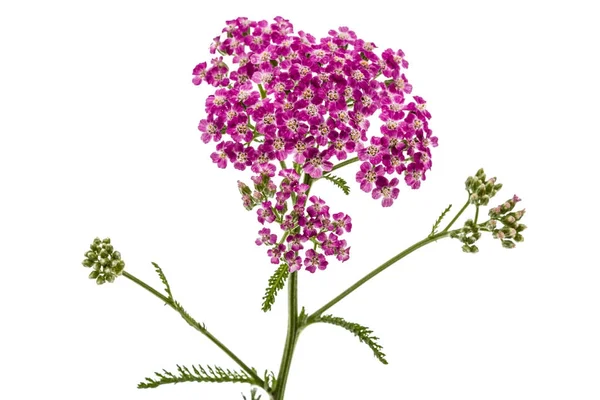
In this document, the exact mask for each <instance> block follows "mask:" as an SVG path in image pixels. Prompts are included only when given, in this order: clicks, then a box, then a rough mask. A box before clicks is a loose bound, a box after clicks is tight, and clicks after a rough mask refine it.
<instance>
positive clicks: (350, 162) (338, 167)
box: [328, 157, 358, 172]
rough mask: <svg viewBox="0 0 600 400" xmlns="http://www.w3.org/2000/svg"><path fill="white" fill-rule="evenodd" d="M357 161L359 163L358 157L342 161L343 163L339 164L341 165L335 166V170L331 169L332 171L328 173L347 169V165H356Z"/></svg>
mask: <svg viewBox="0 0 600 400" xmlns="http://www.w3.org/2000/svg"><path fill="white" fill-rule="evenodd" d="M357 161H358V157H354V158H349V159H348V160H345V161H342V162H341V163H339V164H337V165H334V166H333V168H331V171H328V172H333V171H335V170H336V169H340V168H342V167H345V166H346V165H349V164H352V163H355V162H357Z"/></svg>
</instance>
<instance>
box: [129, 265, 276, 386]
mask: <svg viewBox="0 0 600 400" xmlns="http://www.w3.org/2000/svg"><path fill="white" fill-rule="evenodd" d="M123 276H124V277H126V278H127V279H129V280H130V281H132V282H134V283H136V284H138V285H139V286H141V287H142V288H144V289H146V290H147V291H149V292H150V293H152V294H153V295H155V296H156V297H158V298H159V299H161V300H162V301H163V302H164V303H165V304H167V305H168V306H169V307H171V308H172V309H173V310H175V311H177V313H179V314H180V315H181V316H182V317H183V319H185V321H186V322H187V323H188V324H189V325H190V326H192V327H193V328H194V329H196V330H197V331H198V332H200V333H202V334H203V335H204V336H206V337H207V338H208V339H209V340H210V341H211V342H213V343H214V344H216V345H217V347H218V348H220V349H221V350H223V352H225V354H227V355H228V356H229V357H230V358H231V359H232V360H233V361H235V363H236V364H237V365H239V366H240V367H241V368H242V369H243V370H244V371H246V373H247V374H248V375H250V376H251V377H252V379H254V381H255V383H256V385H257V386H260V387H262V388H264V387H265V382H264V381H263V380H262V379H261V378H260V377H259V376H258V375H257V374H256V372H255V371H254V370H253V369H252V368H250V367H248V366H247V365H246V364H245V363H244V362H243V361H242V360H240V359H239V357H238V356H236V355H235V354H234V353H233V352H232V351H231V350H229V348H228V347H227V346H225V345H224V344H223V343H221V341H220V340H218V339H217V338H216V337H214V336H213V335H212V334H211V333H210V332H209V331H208V330H207V329H206V328H202V327H200V326H198V324H197V323H195V321H192V320H191V319H190V317H189V316H187V315H185V314H184V313H181V312H180V311H179V309H178V308H177V306H176V305H175V301H174V300H173V299H170V298H168V297H167V296H165V295H163V294H162V293H160V292H159V291H157V290H156V289H154V288H153V287H152V286H150V285H148V284H146V282H144V281H142V280H140V279H138V278H136V277H135V276H134V275H131V274H130V273H129V272H127V271H123Z"/></svg>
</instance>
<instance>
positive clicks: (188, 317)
mask: <svg viewBox="0 0 600 400" xmlns="http://www.w3.org/2000/svg"><path fill="white" fill-rule="evenodd" d="M173 305H174V306H175V309H176V310H177V312H178V313H179V314H180V315H181V318H183V319H184V320H185V322H187V323H188V324H189V325H190V326H191V327H192V328H194V329H196V330H198V331H200V332H202V333H204V331H206V326H205V325H204V324H201V323H200V322H198V321H196V320H195V319H194V318H192V316H191V315H190V314H188V313H187V311H185V310H184V308H183V307H182V306H181V304H180V303H179V302H178V301H175V300H173Z"/></svg>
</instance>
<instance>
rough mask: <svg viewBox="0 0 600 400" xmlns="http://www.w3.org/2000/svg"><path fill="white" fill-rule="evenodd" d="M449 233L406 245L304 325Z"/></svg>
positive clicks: (442, 233)
mask: <svg viewBox="0 0 600 400" xmlns="http://www.w3.org/2000/svg"><path fill="white" fill-rule="evenodd" d="M451 233H452V231H447V230H444V231H443V232H440V233H437V234H435V235H433V236H428V237H426V238H425V239H423V240H421V241H419V242H417V243H415V244H413V245H412V246H410V247H408V248H407V249H405V250H403V251H401V252H400V253H398V254H396V255H395V256H394V257H392V258H390V259H389V260H387V261H386V262H384V263H383V264H381V265H380V266H379V267H377V268H375V269H374V270H373V271H371V272H369V273H368V274H367V275H365V276H364V277H363V278H361V279H359V280H358V281H357V282H356V283H355V284H354V285H352V286H350V287H349V288H348V289H346V290H344V291H343V292H342V293H340V294H339V295H338V296H336V297H335V298H334V299H333V300H331V301H330V302H329V303H327V304H325V305H324V306H323V307H321V308H319V309H318V310H317V311H315V312H314V313H312V314H311V315H310V316H309V317H308V318H307V319H306V325H309V324H311V323H313V322H314V320H315V319H316V318H318V317H320V316H321V314H323V313H324V312H325V311H327V310H328V309H329V308H331V307H332V306H334V305H335V304H337V303H338V302H339V301H340V300H342V299H343V298H344V297H346V296H348V295H349V294H350V293H352V292H354V291H355V290H356V289H358V288H359V287H361V286H362V285H363V284H365V283H366V282H368V281H369V280H371V279H372V278H373V277H375V276H376V275H378V274H379V273H381V272H383V271H384V270H385V269H387V268H388V267H390V266H391V265H393V264H394V263H396V262H398V261H400V260H401V259H403V258H404V257H406V256H407V255H409V254H410V253H412V252H413V251H415V250H417V249H420V248H421V247H423V246H426V245H428V244H429V243H432V242H435V241H437V240H439V239H442V238H445V237H446V236H450V234H451Z"/></svg>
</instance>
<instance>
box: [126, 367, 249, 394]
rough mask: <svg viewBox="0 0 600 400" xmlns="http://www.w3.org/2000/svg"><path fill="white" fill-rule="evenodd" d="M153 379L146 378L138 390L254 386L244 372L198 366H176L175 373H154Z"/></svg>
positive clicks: (164, 371)
mask: <svg viewBox="0 0 600 400" xmlns="http://www.w3.org/2000/svg"><path fill="white" fill-rule="evenodd" d="M154 375H155V377H154V378H146V380H145V381H144V382H140V383H138V386H137V387H138V389H149V388H156V387H159V386H161V385H168V384H171V383H181V382H216V383H222V382H234V383H250V384H254V383H255V382H254V380H253V379H252V377H250V376H249V375H248V374H247V373H246V372H244V371H231V370H229V369H223V368H221V367H216V366H215V367H211V366H207V367H206V368H205V367H203V366H201V365H198V367H196V366H192V369H191V371H190V369H189V368H188V367H185V366H181V365H177V372H176V373H173V372H169V371H166V370H163V372H155V373H154Z"/></svg>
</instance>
